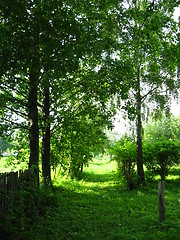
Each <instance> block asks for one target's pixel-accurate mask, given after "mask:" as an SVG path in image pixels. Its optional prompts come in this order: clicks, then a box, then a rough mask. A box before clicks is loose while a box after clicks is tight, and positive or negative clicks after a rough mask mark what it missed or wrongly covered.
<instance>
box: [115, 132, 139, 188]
mask: <svg viewBox="0 0 180 240" xmlns="http://www.w3.org/2000/svg"><path fill="white" fill-rule="evenodd" d="M110 153H111V154H112V155H113V160H115V161H117V162H118V164H119V166H120V167H119V171H120V174H121V175H122V176H123V177H124V179H125V181H126V183H127V187H128V189H132V188H133V187H134V184H135V178H136V171H135V165H136V156H137V155H136V142H135V141H133V140H131V139H130V138H128V137H127V136H123V137H122V138H121V139H120V141H118V142H116V143H115V145H114V146H113V147H112V148H111V151H110Z"/></svg>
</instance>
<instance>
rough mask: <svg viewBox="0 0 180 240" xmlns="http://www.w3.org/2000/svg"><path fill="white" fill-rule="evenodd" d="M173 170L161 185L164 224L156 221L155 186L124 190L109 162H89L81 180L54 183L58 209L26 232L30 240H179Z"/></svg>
mask: <svg viewBox="0 0 180 240" xmlns="http://www.w3.org/2000/svg"><path fill="white" fill-rule="evenodd" d="M179 170H180V169H179V168H174V169H173V170H172V171H171V174H170V176H169V177H168V179H167V181H166V220H165V221H164V222H162V223H159V221H158V193H157V189H158V186H157V181H154V182H151V183H147V184H146V186H145V187H141V188H137V189H134V190H133V191H127V190H125V188H124V187H123V185H122V184H121V182H120V181H118V175H117V172H116V164H115V163H114V162H109V160H108V159H104V160H98V159H96V160H94V162H92V163H91V164H90V166H89V167H87V168H86V169H85V172H84V177H83V180H81V181H76V180H73V181H72V180H69V179H63V178H59V179H57V180H54V186H55V192H54V197H55V198H56V200H57V203H58V205H57V206H55V207H52V206H51V207H50V208H49V209H48V211H47V214H46V216H44V217H43V218H40V220H39V222H38V223H36V224H35V225H34V226H32V228H31V229H29V233H28V236H29V238H28V239H33V240H35V239H36V240H45V239H47V240H48V239H53V240H56V239H57V240H61V239H62V240H63V239H64V240H101V239H103V240H104V239H107V240H111V239H114V240H115V239H118V240H119V239H125V240H129V239H136V240H140V239H142V240H144V239H147V240H151V239H152V240H154V239H158V240H159V239H163V240H165V239H168V240H170V239H172V240H175V239H178V237H179V236H180V191H179V189H180V188H179V187H180V178H179Z"/></svg>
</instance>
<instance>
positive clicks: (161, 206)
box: [158, 180, 165, 222]
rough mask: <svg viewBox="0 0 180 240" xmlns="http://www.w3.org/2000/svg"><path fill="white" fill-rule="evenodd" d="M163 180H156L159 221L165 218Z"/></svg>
mask: <svg viewBox="0 0 180 240" xmlns="http://www.w3.org/2000/svg"><path fill="white" fill-rule="evenodd" d="M164 190H165V181H164V180H161V181H159V182H158V199H159V221H160V222H161V221H163V220H165V195H164Z"/></svg>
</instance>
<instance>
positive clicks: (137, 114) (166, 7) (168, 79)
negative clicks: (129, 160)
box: [111, 0, 177, 183]
mask: <svg viewBox="0 0 180 240" xmlns="http://www.w3.org/2000/svg"><path fill="white" fill-rule="evenodd" d="M176 4H177V3H174V4H172V5H170V4H169V3H167V2H166V1H156V2H155V1H144V0H142V1H129V3H128V4H124V3H120V4H119V5H118V6H117V7H116V11H117V9H118V10H119V12H121V13H122V14H121V15H120V16H121V17H119V19H118V21H117V24H116V25H115V28H116V29H117V31H118V41H117V43H116V45H115V46H114V54H113V55H111V62H113V57H114V63H113V64H112V65H114V69H115V73H116V75H118V73H119V79H124V85H125V86H126V88H127V89H128V94H127V91H126V92H125V93H126V94H124V95H123V94H121V93H119V95H120V97H121V95H122V96H123V97H124V99H125V101H124V104H122V105H121V106H120V107H121V108H124V109H125V110H126V111H127V112H128V116H129V118H130V119H131V120H134V119H136V140H137V170H138V182H139V183H144V170H143V158H142V115H143V113H142V107H143V106H145V105H149V103H150V102H155V103H157V105H159V106H160V107H161V108H165V104H166V103H167V101H168V99H169V96H170V93H171V92H172V91H174V89H176V84H175V78H174V76H175V72H176V71H175V68H176V66H175V64H172V61H171V60H170V59H171V56H172V54H171V50H170V49H171V48H172V47H173V46H174V39H175V38H176V35H177V32H176V24H175V22H174V21H173V19H172V15H173V8H174V7H175V6H176ZM122 22H123V24H122ZM122 68H124V70H122ZM122 73H123V74H122ZM114 75H115V74H113V75H112V77H114ZM116 75H115V77H116ZM120 85H121V81H120V83H119V86H120ZM117 89H118V88H117ZM117 94H118V91H117ZM121 103H122V102H121Z"/></svg>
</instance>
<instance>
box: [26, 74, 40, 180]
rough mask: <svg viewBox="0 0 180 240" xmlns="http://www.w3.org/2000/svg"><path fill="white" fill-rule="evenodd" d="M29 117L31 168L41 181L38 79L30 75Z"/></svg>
mask: <svg viewBox="0 0 180 240" xmlns="http://www.w3.org/2000/svg"><path fill="white" fill-rule="evenodd" d="M28 117H29V140H30V156H29V168H32V167H35V168H36V171H37V173H36V174H37V179H38V181H39V171H38V165H39V126H38V108H37V77H36V76H35V75H34V74H30V77H29V98H28ZM33 170H35V169H33Z"/></svg>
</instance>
